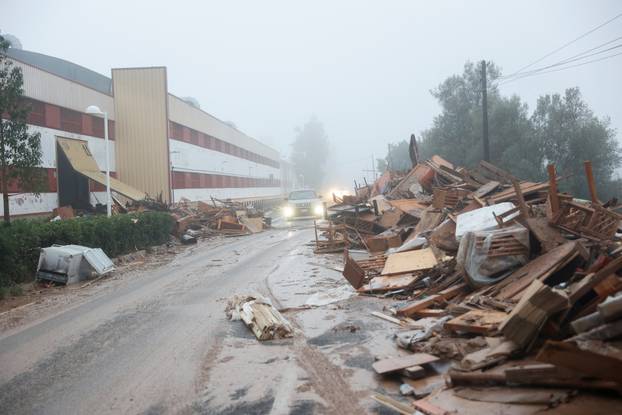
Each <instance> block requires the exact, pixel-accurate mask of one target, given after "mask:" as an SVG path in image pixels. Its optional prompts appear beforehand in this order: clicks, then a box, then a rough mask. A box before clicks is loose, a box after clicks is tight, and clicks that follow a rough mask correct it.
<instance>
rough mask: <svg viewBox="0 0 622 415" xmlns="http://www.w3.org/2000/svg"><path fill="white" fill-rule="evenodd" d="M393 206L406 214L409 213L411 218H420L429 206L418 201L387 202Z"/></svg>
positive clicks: (398, 200)
mask: <svg viewBox="0 0 622 415" xmlns="http://www.w3.org/2000/svg"><path fill="white" fill-rule="evenodd" d="M387 203H389V204H390V205H391V206H393V207H394V208H396V209H399V210H401V211H402V212H404V213H407V214H409V215H411V216H414V217H416V218H419V217H420V216H421V212H422V211H423V210H424V209H425V208H426V207H428V206H427V204H423V203H421V202H419V201H417V200H416V199H397V200H387Z"/></svg>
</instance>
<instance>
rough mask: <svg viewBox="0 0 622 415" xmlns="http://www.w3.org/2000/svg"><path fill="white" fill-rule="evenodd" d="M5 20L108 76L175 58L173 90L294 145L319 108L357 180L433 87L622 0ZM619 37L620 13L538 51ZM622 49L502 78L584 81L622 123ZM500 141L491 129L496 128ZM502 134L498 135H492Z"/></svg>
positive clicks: (529, 97)
mask: <svg viewBox="0 0 622 415" xmlns="http://www.w3.org/2000/svg"><path fill="white" fill-rule="evenodd" d="M0 3H1V5H0V30H2V32H3V33H11V34H13V35H15V36H17V37H18V38H19V39H20V40H21V42H22V44H23V48H24V49H26V50H31V51H36V52H40V53H44V54H48V55H52V56H57V57H60V58H64V59H67V60H69V61H72V62H75V63H78V64H80V65H83V66H85V67H87V68H90V69H93V70H95V71H98V72H100V73H103V74H106V75H108V76H109V75H110V69H111V68H114V67H131V66H160V65H164V66H166V67H167V68H168V86H169V91H170V92H172V93H173V94H175V95H177V96H192V97H195V98H196V99H197V100H198V101H199V103H200V105H201V107H202V109H204V110H206V111H208V112H210V113H211V114H213V115H215V116H216V117H218V118H220V119H223V120H230V121H232V122H234V123H235V125H236V126H237V127H238V128H239V129H241V130H242V131H244V132H245V133H247V134H249V135H251V136H254V137H256V138H258V139H259V140H261V141H263V142H265V143H267V144H269V145H271V146H273V147H275V148H276V149H278V150H279V151H280V152H281V154H282V156H283V157H286V158H287V157H288V154H289V152H290V143H291V141H292V140H293V138H294V135H295V132H294V129H295V128H296V127H297V126H300V125H302V124H304V123H305V122H306V121H307V120H308V119H309V118H310V117H311V116H312V115H315V116H317V117H318V118H319V120H321V121H322V122H323V124H324V127H325V130H326V132H327V134H328V136H329V139H330V143H331V149H332V153H333V157H332V159H331V161H330V162H331V166H330V169H329V170H330V180H329V181H331V182H334V183H338V182H339V183H342V184H343V185H345V186H349V185H350V184H351V183H352V179H360V178H362V177H363V176H364V175H365V174H367V175H368V177H369V174H368V173H365V172H363V170H365V169H368V170H369V169H371V167H372V162H371V158H372V155H374V156H375V157H381V156H383V155H384V154H385V152H386V148H387V143H389V142H396V141H399V140H402V139H406V138H408V137H409V136H410V134H411V133H415V134H416V135H417V136H419V134H420V132H421V131H422V130H424V129H426V128H428V127H429V126H430V125H431V122H432V119H433V117H434V116H435V115H436V114H437V113H438V112H439V107H438V105H437V103H436V101H435V99H434V98H433V97H432V96H431V94H430V89H432V88H434V87H435V86H437V85H438V84H439V83H440V82H442V81H443V80H444V79H445V78H446V77H447V76H449V75H451V74H454V73H460V72H461V71H462V67H463V65H464V63H465V61H467V60H472V61H478V60H481V59H486V60H489V61H493V62H495V63H496V64H497V65H499V66H500V67H501V68H502V69H503V71H504V73H506V74H508V73H511V72H513V71H515V70H517V69H519V68H521V67H522V66H524V65H526V64H528V63H530V62H532V61H534V60H536V59H537V58H539V57H541V56H542V55H544V54H546V53H548V52H550V51H552V50H554V49H555V48H557V47H559V46H561V45H563V44H564V43H566V42H568V41H570V40H572V39H574V38H576V37H577V36H579V35H581V34H582V33H584V32H586V31H588V30H589V29H591V28H593V27H595V26H597V25H598V24H600V23H602V22H604V21H605V20H607V19H608V18H611V17H613V16H614V15H616V14H618V13H620V12H622V4H621V3H620V2H618V1H614V0H612V1H590V2H588V1H566V0H563V1H562V0H557V1H546V2H543V1H514V2H509V1H506V2H500V1H470V2H432V1H425V2H424V1H417V2H415V1H392V2H371V1H368V2H365V1H340V2H335V1H317V0H316V1H312V2H311V1H309V2H305V3H303V2H291V1H260V2H259V1H227V2H224V1H220V2H203V1H201V2H199V1H196V2H190V1H184V2H182V1H179V2H170V1H154V0H151V1H127V0H125V1H117V0H109V1H104V2H84V1H78V0H65V1H62V2H60V1H59V2H51V1H44V0H39V1H24V0H2V1H1V2H0ZM618 36H622V19H619V20H617V21H616V22H613V23H612V24H609V25H607V26H606V27H604V28H602V29H601V30H598V31H596V32H594V33H593V34H591V35H590V36H587V37H585V38H584V39H582V40H581V41H579V42H576V43H575V44H573V45H572V46H570V47H568V48H566V49H564V50H563V51H560V52H559V53H558V54H556V55H554V56H552V57H550V58H549V59H547V60H545V61H543V62H542V63H541V64H547V63H553V62H556V61H558V60H560V59H563V58H566V57H569V56H572V55H574V54H576V53H579V52H582V51H584V50H586V49H588V48H590V47H593V46H595V45H598V44H600V43H603V42H606V41H609V40H611V39H613V38H615V37H618ZM621 74H622V56H619V57H617V58H613V59H609V60H606V61H603V62H598V63H594V64H589V65H585V66H581V67H578V68H573V69H569V70H564V71H560V72H554V73H550V74H544V75H541V76H534V77H529V78H525V79H523V80H519V81H516V82H511V83H508V84H506V85H503V86H502V87H501V90H502V92H503V93H504V94H518V95H519V96H521V98H523V99H524V100H526V102H528V103H529V105H530V109H533V106H534V104H535V100H536V98H537V97H538V96H539V95H541V94H546V93H555V92H563V91H564V89H565V88H568V87H572V86H578V87H580V88H581V91H582V93H583V96H584V99H585V100H586V101H587V102H588V103H589V105H590V106H591V107H592V109H593V110H594V111H595V113H596V114H597V115H599V116H605V115H608V116H610V117H611V121H612V126H613V127H614V128H616V129H618V139H620V136H621V134H620V130H622V106H621V105H620V104H619V100H620V96H622V81H621V78H620V75H621ZM491 139H492V140H494V135H493V136H491ZM493 142H494V141H493Z"/></svg>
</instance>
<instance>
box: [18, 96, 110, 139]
mask: <svg viewBox="0 0 622 415" xmlns="http://www.w3.org/2000/svg"><path fill="white" fill-rule="evenodd" d="M24 101H25V103H26V104H27V105H29V106H30V112H29V113H28V120H27V122H28V124H32V125H38V126H41V127H47V128H54V129H56V130H62V131H67V132H70V133H76V134H83V135H88V136H91V137H100V138H104V119H103V118H101V117H95V116H92V115H88V114H84V113H81V112H79V111H75V110H71V109H69V108H64V107H59V106H58V105H52V104H47V103H45V102H41V101H37V100H35V99H31V98H24ZM108 137H109V138H110V139H111V140H114V137H115V134H114V121H113V120H108Z"/></svg>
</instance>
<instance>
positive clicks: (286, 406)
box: [0, 227, 359, 414]
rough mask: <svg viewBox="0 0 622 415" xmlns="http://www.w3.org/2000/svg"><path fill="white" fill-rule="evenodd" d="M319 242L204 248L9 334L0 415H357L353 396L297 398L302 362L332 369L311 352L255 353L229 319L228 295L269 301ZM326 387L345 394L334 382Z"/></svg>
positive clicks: (4, 340)
mask: <svg viewBox="0 0 622 415" xmlns="http://www.w3.org/2000/svg"><path fill="white" fill-rule="evenodd" d="M312 237H313V231H312V230H311V229H309V228H308V227H307V228H306V229H303V228H300V227H299V228H298V229H294V230H292V229H278V230H273V231H268V232H263V233H260V234H256V235H251V236H247V237H241V238H230V239H228V240H227V241H226V243H222V244H220V246H214V245H213V244H210V243H201V244H199V245H198V246H197V247H196V248H193V249H192V250H191V251H188V252H185V253H184V254H181V255H179V256H178V257H176V258H175V259H174V260H173V261H172V262H171V263H169V264H167V265H164V266H161V267H159V268H156V269H155V270H154V269H151V270H146V271H144V272H143V273H142V275H140V274H139V275H134V276H133V277H132V278H128V279H127V281H124V282H123V283H122V284H118V285H117V286H115V287H114V288H113V289H109V290H104V291H103V292H102V293H101V294H99V295H95V296H93V297H91V298H88V300H86V301H82V302H78V303H79V304H78V305H75V306H72V305H69V306H68V307H67V308H66V309H64V310H62V311H60V312H57V313H55V314H53V315H50V316H45V317H43V318H40V319H37V320H36V321H34V322H31V323H29V324H27V325H25V326H23V327H18V328H15V329H13V330H10V331H9V332H5V333H4V334H2V335H0V413H3V414H33V413H34V414H74V413H75V414H85V413H89V414H99V413H131V414H135V413H153V414H156V413H269V412H271V413H312V412H318V408H319V407H318V406H317V405H318V402H321V405H323V408H324V409H325V410H326V411H324V410H321V411H319V412H335V413H336V412H338V410H336V406H339V405H341V406H342V408H343V405H346V406H348V405H350V406H352V407H353V408H356V407H357V404H356V399H355V397H353V396H350V397H349V396H348V393H340V394H338V396H332V397H331V396H330V395H331V394H332V393H333V392H331V391H327V392H326V393H322V392H321V391H320V392H319V393H318V392H317V391H313V390H305V389H304V388H297V389H295V390H294V389H293V388H294V386H293V385H296V380H297V379H298V380H300V379H302V380H306V381H308V380H309V379H311V380H313V373H309V370H310V371H311V372H313V371H314V370H315V369H314V368H309V367H306V368H305V364H301V363H300V360H301V358H300V356H301V354H302V355H304V358H303V359H302V360H305V361H307V362H313V361H315V363H314V364H313V366H314V367H315V366H318V368H321V367H322V365H330V364H329V363H328V362H326V361H325V360H324V359H323V357H322V356H321V354H319V353H316V352H314V351H313V350H311V349H309V347H308V346H307V345H306V343H305V342H304V340H303V341H300V340H288V341H284V342H281V343H278V342H277V343H276V344H274V345H272V346H270V347H265V346H259V347H261V349H259V348H257V347H258V346H256V344H258V342H257V341H256V340H255V339H254V338H253V337H252V335H250V334H249V333H248V332H247V330H246V328H245V327H244V326H242V325H241V323H239V322H238V323H237V324H234V322H230V321H228V320H227V319H226V317H225V315H224V312H223V309H224V306H225V303H226V299H227V298H228V297H230V296H232V295H233V294H236V293H245V292H246V293H247V292H249V291H254V290H256V291H260V292H263V293H267V294H270V290H271V288H270V286H269V282H268V277H269V276H271V275H275V274H278V275H280V276H281V277H279V278H281V282H283V280H285V281H286V280H287V278H288V276H289V275H291V270H292V269H296V270H297V272H303V271H301V270H302V268H304V267H305V265H304V263H302V262H301V261H299V258H300V252H299V251H300V246H304V244H305V243H307V242H308V241H310V240H311V238H312ZM306 267H307V268H308V267H309V266H308V265H306ZM254 348H255V349H254ZM249 353H250V354H249ZM251 355H252V356H251ZM296 355H297V356H298V357H296ZM290 356H291V359H290V358H289V357H290ZM234 358H237V363H236V361H235V360H234ZM240 359H242V360H240ZM244 359H246V360H247V361H244ZM262 359H265V360H262ZM316 375H317V374H316ZM319 376H321V375H319ZM323 381H326V382H328V384H334V383H335V382H336V384H337V386H340V387H344V388H346V386H344V385H340V382H341V383H343V381H342V380H341V379H339V377H336V378H335V377H334V376H333V379H328V380H326V379H323ZM298 383H300V382H298ZM333 386H334V385H333ZM309 389H313V388H309ZM320 395H326V396H320ZM331 400H333V401H334V402H331ZM331 408H332V409H331ZM333 409H334V410H333ZM356 409H357V410H358V409H359V408H356Z"/></svg>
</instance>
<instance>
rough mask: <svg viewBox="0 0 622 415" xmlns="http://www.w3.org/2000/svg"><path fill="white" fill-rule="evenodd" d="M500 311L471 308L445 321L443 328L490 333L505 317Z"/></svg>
mask: <svg viewBox="0 0 622 415" xmlns="http://www.w3.org/2000/svg"><path fill="white" fill-rule="evenodd" d="M507 316H508V315H507V314H506V313H504V312H502V311H493V310H472V311H469V312H468V313H465V314H462V315H461V316H458V317H456V318H454V319H452V320H449V321H448V322H447V323H445V326H444V327H445V328H447V329H449V330H453V331H460V332H466V333H475V334H491V333H494V332H495V331H497V329H498V328H499V325H500V324H501V323H502V322H503V321H504V320H505V319H506V318H507Z"/></svg>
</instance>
